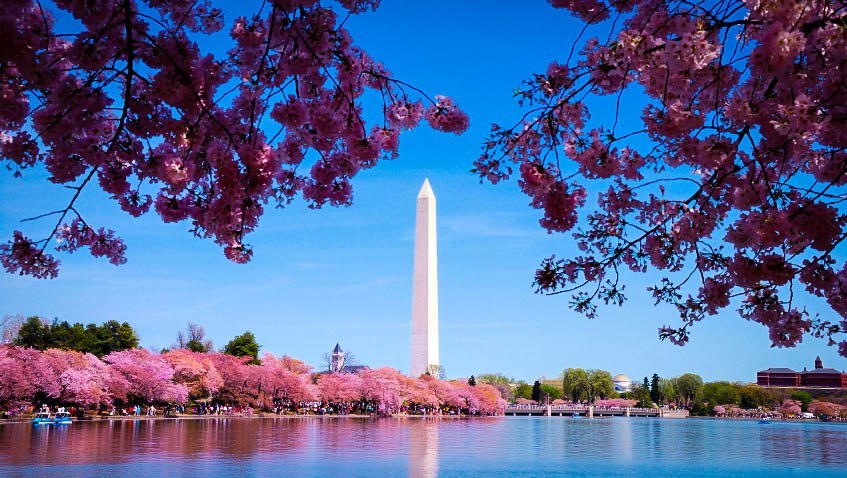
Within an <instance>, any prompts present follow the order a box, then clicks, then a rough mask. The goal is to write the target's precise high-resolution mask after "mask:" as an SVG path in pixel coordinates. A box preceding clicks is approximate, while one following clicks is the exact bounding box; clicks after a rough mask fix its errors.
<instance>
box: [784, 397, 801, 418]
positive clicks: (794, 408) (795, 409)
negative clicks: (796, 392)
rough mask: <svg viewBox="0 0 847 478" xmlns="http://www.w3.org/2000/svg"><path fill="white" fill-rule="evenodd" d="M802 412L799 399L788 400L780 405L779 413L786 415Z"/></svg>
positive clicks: (795, 414)
mask: <svg viewBox="0 0 847 478" xmlns="http://www.w3.org/2000/svg"><path fill="white" fill-rule="evenodd" d="M800 412H801V410H800V402H798V401H797V400H786V401H784V402H783V403H782V405H780V406H779V413H781V414H782V415H783V416H786V417H787V416H797V415H800Z"/></svg>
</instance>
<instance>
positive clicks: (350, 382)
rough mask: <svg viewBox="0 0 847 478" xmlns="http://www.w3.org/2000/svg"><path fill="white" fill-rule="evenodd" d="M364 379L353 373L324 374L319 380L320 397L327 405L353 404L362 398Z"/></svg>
mask: <svg viewBox="0 0 847 478" xmlns="http://www.w3.org/2000/svg"><path fill="white" fill-rule="evenodd" d="M361 389H362V379H361V377H359V376H358V375H355V374H351V373H324V374H321V376H320V377H319V378H318V395H320V397H321V400H323V401H324V402H326V403H333V404H345V403H348V404H349V403H353V402H355V401H357V400H358V399H359V398H361V396H362V392H361Z"/></svg>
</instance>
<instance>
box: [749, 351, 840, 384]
mask: <svg viewBox="0 0 847 478" xmlns="http://www.w3.org/2000/svg"><path fill="white" fill-rule="evenodd" d="M756 383H757V384H758V385H760V386H762V387H793V388H803V387H809V388H847V373H845V372H843V371H841V372H839V371H838V370H835V369H834V368H824V366H823V361H822V360H821V358H820V357H817V358H815V368H814V370H806V368H805V367H804V368H803V371H802V372H795V371H794V370H791V369H790V368H769V369H767V370H762V371H760V372H759V373H757V374H756Z"/></svg>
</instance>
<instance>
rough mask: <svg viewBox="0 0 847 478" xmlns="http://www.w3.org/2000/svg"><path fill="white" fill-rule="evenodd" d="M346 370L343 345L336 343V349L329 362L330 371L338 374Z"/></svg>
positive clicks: (333, 350)
mask: <svg viewBox="0 0 847 478" xmlns="http://www.w3.org/2000/svg"><path fill="white" fill-rule="evenodd" d="M343 368H344V351H343V350H341V345H340V344H339V343H338V342H336V343H335V348H334V349H332V352H331V354H330V361H329V371H330V372H333V373H336V372H340V371H341V370H342V369H343Z"/></svg>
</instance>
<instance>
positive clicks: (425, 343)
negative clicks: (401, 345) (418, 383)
mask: <svg viewBox="0 0 847 478" xmlns="http://www.w3.org/2000/svg"><path fill="white" fill-rule="evenodd" d="M431 365H434V366H437V365H439V363H438V253H437V246H436V236H435V194H434V193H433V192H432V188H431V187H430V186H429V179H425V180H424V183H423V186H421V190H420V192H419V193H418V207H417V220H416V221H415V280H414V286H413V292H412V367H411V369H410V375H411V376H412V377H419V376H421V375H422V374H424V373H426V371H427V368H428V367H429V366H431Z"/></svg>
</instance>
